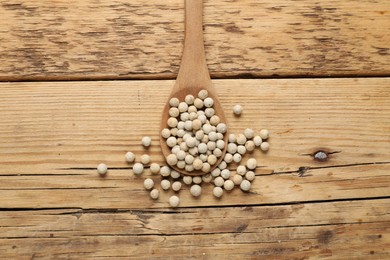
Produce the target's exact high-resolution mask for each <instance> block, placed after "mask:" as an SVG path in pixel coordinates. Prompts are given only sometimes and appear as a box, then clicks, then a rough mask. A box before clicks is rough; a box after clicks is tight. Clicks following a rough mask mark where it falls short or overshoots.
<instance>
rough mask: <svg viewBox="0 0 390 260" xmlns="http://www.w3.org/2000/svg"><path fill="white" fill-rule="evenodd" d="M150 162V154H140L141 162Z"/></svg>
mask: <svg viewBox="0 0 390 260" xmlns="http://www.w3.org/2000/svg"><path fill="white" fill-rule="evenodd" d="M149 162H150V156H149V155H148V154H143V155H142V156H141V163H142V164H148V163H149Z"/></svg>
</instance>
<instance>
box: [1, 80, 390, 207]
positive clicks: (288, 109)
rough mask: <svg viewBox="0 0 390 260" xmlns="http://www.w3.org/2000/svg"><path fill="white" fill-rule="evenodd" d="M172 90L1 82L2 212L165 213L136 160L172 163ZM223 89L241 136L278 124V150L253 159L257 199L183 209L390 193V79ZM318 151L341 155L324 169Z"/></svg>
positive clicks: (166, 84) (259, 83)
mask: <svg viewBox="0 0 390 260" xmlns="http://www.w3.org/2000/svg"><path fill="white" fill-rule="evenodd" d="M172 84H173V81H132V82H109V81H107V82H57V83H54V82H53V83H18V84H17V83H3V84H1V85H0V88H1V89H2V95H1V102H0V114H1V115H2V116H1V118H0V139H1V140H2V142H1V143H0V154H1V157H0V163H1V167H0V174H1V176H2V181H1V182H0V187H1V198H2V200H1V203H2V207H6V208H13V207H38V208H39V207H90V208H95V207H96V208H128V207H130V208H143V207H145V206H146V207H165V206H166V200H165V199H166V196H165V195H163V199H162V200H161V201H160V202H157V203H153V202H152V201H150V200H149V199H148V198H147V196H146V192H145V191H144V190H143V188H142V179H143V178H136V177H134V176H132V175H131V174H130V172H131V171H130V170H129V165H127V164H126V163H125V161H124V154H125V152H126V151H133V152H134V153H136V155H137V156H140V155H141V154H143V153H146V152H147V153H149V154H151V156H152V160H153V161H155V162H158V163H160V164H162V163H163V158H162V155H161V153H160V147H159V143H158V134H159V130H158V129H159V119H160V116H161V111H162V108H163V105H164V101H165V100H166V97H167V96H168V94H169V89H170V87H171V86H172ZM214 84H215V87H216V88H217V91H218V93H219V95H220V100H221V103H222V106H223V108H224V109H225V111H226V112H227V117H228V118H227V119H228V122H229V126H230V131H231V132H232V133H239V132H240V131H242V130H243V129H245V128H246V127H252V128H254V129H255V130H256V131H259V130H260V129H261V128H268V129H269V130H270V131H271V138H270V143H271V149H270V151H269V152H268V153H267V154H263V153H261V152H260V151H256V152H255V153H254V154H253V156H255V157H256V158H257V159H258V161H259V166H258V168H257V169H256V173H257V174H258V175H259V176H261V177H259V179H258V181H256V182H255V184H254V187H253V192H254V194H247V195H243V196H235V195H236V194H241V193H240V192H239V191H235V192H233V193H232V195H230V196H226V198H225V199H222V200H221V201H220V202H217V201H216V200H214V199H213V198H212V196H204V198H203V199H200V200H191V199H189V196H188V194H187V192H186V191H184V192H183V196H184V197H183V202H182V206H200V205H210V204H215V203H217V204H219V205H234V204H239V203H242V202H243V200H245V202H246V203H247V204H267V203H285V202H292V201H312V200H328V199H345V198H354V197H362V196H364V197H381V196H389V195H390V189H388V188H389V184H390V178H389V176H390V171H389V163H390V156H389V154H390V146H389V142H390V117H389V115H390V96H389V91H388V88H389V87H390V80H389V79H386V78H377V79H364V78H361V79H328V80H326V79H318V80H309V79H307V80H298V79H296V80H216V81H214ZM236 103H241V104H242V105H243V106H244V113H243V115H242V117H241V118H235V117H233V115H232V113H229V111H231V108H232V106H233V105H234V104H236ZM144 135H149V136H151V137H152V139H153V146H152V148H151V149H150V150H149V151H145V150H144V149H143V148H142V146H141V144H140V139H141V137H142V136H144ZM317 150H325V151H328V152H329V153H331V154H330V155H329V156H330V157H329V158H330V159H329V160H328V161H326V162H317V161H315V160H314V159H313V157H312V156H311V155H310V154H312V153H313V152H315V151H317ZM244 161H245V159H244ZM100 162H106V163H107V164H108V166H109V167H110V168H111V169H110V172H109V174H108V177H107V178H104V179H102V178H99V177H98V176H97V174H96V171H95V167H96V165H97V164H98V163H100ZM235 167H236V166H232V167H231V168H232V169H234V168H235ZM302 167H304V168H302ZM305 167H306V168H305ZM299 171H300V172H305V171H306V172H305V174H304V175H306V176H307V177H304V178H300V177H298V174H291V173H298V172H299ZM147 174H148V173H147ZM155 178H156V179H158V178H159V177H155ZM103 190H104V192H102V191H103ZM208 192H209V191H208ZM75 194H77V196H75ZM184 198H185V199H184Z"/></svg>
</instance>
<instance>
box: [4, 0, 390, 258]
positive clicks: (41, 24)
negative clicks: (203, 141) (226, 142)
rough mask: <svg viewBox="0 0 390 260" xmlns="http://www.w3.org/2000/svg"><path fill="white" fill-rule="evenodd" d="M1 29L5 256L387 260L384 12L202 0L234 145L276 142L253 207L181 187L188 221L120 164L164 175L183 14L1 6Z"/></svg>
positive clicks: (135, 6) (345, 5) (387, 16)
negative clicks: (129, 160)
mask: <svg viewBox="0 0 390 260" xmlns="http://www.w3.org/2000/svg"><path fill="white" fill-rule="evenodd" d="M0 17H1V21H0V80H1V81H3V82H1V83H0V93H1V95H0V165H1V166H0V208H1V209H0V256H1V258H2V259H38V258H46V259H68V258H71V259H102V258H107V259H114V258H164V259H166V258H168V259H174V258H204V259H219V258H223V259H308V258H309V259H313V258H326V259H367V258H372V259H389V258H390V78H389V76H390V2H389V1H385V0H377V1H369V0H361V1H352V0H346V1H336V0H322V1H310V0H298V1H288V0H276V1H271V0H266V1H255V0H240V1H229V0H213V1H211V0H208V1H205V10H204V24H205V25H204V31H205V46H206V55H207V62H208V66H209V69H210V72H211V76H212V78H213V79H214V80H213V83H214V85H215V87H216V89H217V91H218V94H219V97H220V100H221V102H222V105H223V107H224V109H225V111H226V112H227V117H228V120H229V127H230V131H231V132H232V133H240V132H241V131H242V130H243V129H245V128H246V127H251V128H253V129H255V130H257V131H259V130H260V129H262V128H267V129H269V130H270V131H271V137H270V144H271V148H270V150H269V152H268V153H266V154H264V153H261V152H260V151H256V152H255V153H254V154H253V156H254V157H255V158H256V159H257V160H258V162H259V166H258V167H257V169H256V176H257V177H256V180H255V181H254V183H253V187H252V190H251V192H250V193H243V192H241V191H240V190H237V189H236V190H234V191H233V192H231V193H225V194H224V195H223V198H222V199H220V200H218V199H215V198H214V197H213V196H212V195H211V189H212V186H211V185H203V195H202V197H201V198H199V199H193V198H192V197H191V196H190V195H189V192H188V187H185V188H184V189H183V190H182V191H181V192H180V195H179V196H180V198H181V204H180V207H179V208H177V209H171V208H170V207H168V204H167V200H168V198H169V196H170V195H171V194H172V193H173V192H171V191H169V192H162V193H161V197H160V199H159V200H158V201H156V202H155V201H152V200H151V199H150V198H149V197H148V193H147V192H146V191H145V190H144V189H143V187H142V182H143V179H144V178H145V177H146V176H149V175H150V173H149V172H148V171H147V172H146V173H144V175H143V176H142V177H135V176H133V175H132V174H131V170H130V166H129V165H128V164H126V162H125V161H124V154H125V152H126V151H133V152H134V153H135V154H136V155H137V156H140V155H141V154H143V153H145V152H147V153H149V154H151V156H152V160H153V161H155V162H158V163H159V164H161V165H162V164H163V161H164V160H163V158H162V155H161V153H160V148H159V143H158V135H159V132H158V128H159V119H160V117H161V114H160V113H161V110H162V108H163V105H164V102H165V101H166V98H167V97H168V94H169V92H170V88H171V87H172V86H173V83H174V81H173V80H174V78H175V76H176V74H177V71H178V66H179V62H180V55H181V48H182V42H183V26H184V25H183V24H184V23H183V21H184V11H183V1H182V0H169V1H161V0H159V1H157V0H150V1H141V0H132V1H124V0H118V1H92V0H86V1H81V0H69V1H33V0H12V1H11V0H0ZM237 103H240V104H242V105H243V107H244V113H243V115H242V117H241V118H235V117H234V116H233V115H232V113H231V111H232V110H231V109H232V106H233V105H234V104H237ZM229 111H230V112H229ZM144 135H149V136H151V137H152V139H153V145H152V147H151V149H150V150H149V151H145V150H143V148H142V147H141V145H140V139H141V137H142V136H144ZM318 151H324V152H325V154H326V155H327V159H326V160H323V161H320V160H316V158H315V157H316V156H315V155H316V154H317V152H318ZM317 155H318V154H317ZM100 162H105V163H107V165H108V166H109V173H108V175H107V176H106V178H100V177H99V176H98V174H97V172H96V166H97V164H99V163H100ZM235 167H236V166H232V167H231V169H232V170H233V171H234V169H235ZM153 178H154V179H155V180H156V181H159V179H160V177H157V176H153Z"/></svg>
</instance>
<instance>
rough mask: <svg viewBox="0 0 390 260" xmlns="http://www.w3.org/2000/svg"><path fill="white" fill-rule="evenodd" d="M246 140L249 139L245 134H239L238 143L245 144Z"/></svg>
mask: <svg viewBox="0 0 390 260" xmlns="http://www.w3.org/2000/svg"><path fill="white" fill-rule="evenodd" d="M246 141H247V140H246V137H245V135H243V134H239V135H238V136H237V143H238V144H245V143H246Z"/></svg>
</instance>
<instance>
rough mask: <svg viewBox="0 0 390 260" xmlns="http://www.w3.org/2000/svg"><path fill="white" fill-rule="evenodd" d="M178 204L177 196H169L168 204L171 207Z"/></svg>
mask: <svg viewBox="0 0 390 260" xmlns="http://www.w3.org/2000/svg"><path fill="white" fill-rule="evenodd" d="M179 204H180V199H179V197H178V196H171V197H170V198H169V205H171V207H172V208H176V207H177V206H179Z"/></svg>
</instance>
